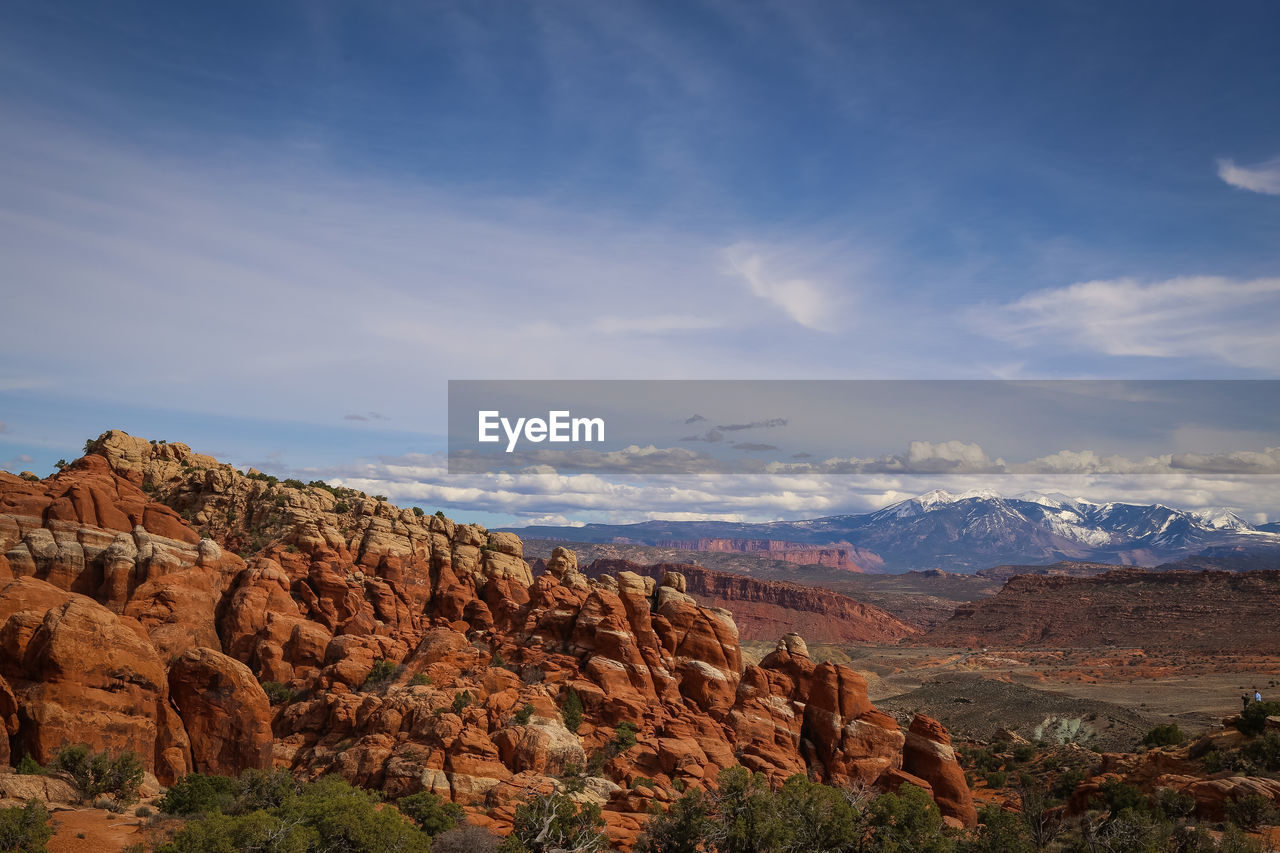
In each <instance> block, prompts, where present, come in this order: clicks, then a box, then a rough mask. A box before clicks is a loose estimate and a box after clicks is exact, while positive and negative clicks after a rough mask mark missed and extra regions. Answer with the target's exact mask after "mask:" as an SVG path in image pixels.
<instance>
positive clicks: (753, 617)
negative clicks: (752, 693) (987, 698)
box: [585, 560, 919, 643]
mask: <svg viewBox="0 0 1280 853" xmlns="http://www.w3.org/2000/svg"><path fill="white" fill-rule="evenodd" d="M623 571H629V572H635V573H636V574H639V575H643V576H646V577H651V578H654V579H655V580H661V579H662V578H663V577H664V576H665V575H666V574H667V573H669V572H675V573H678V574H680V575H683V576H684V578H685V585H686V590H687V591H688V593H689V594H690V595H692V596H693V597H694V598H695V599H697V600H698V601H700V602H702V603H703V604H706V605H710V606H712V607H722V608H725V609H728V610H731V611H732V612H733V618H734V621H735V622H736V623H737V625H738V630H739V631H740V632H741V636H742V638H743V639H744V640H769V641H772V640H774V639H776V638H777V637H779V636H780V635H782V634H785V633H787V632H789V631H795V632H797V633H800V634H803V635H804V636H805V637H807V638H808V639H809V640H810V641H811V642H816V643H891V642H896V641H897V640H900V639H902V638H904V637H912V636H916V635H917V634H918V633H919V631H918V629H916V628H914V627H912V626H910V625H907V624H906V623H905V622H903V621H901V620H900V619H898V618H897V617H896V616H893V615H892V614H891V613H888V612H887V611H885V610H882V609H880V608H879V607H876V606H874V605H871V604H866V603H865V602H861V601H858V600H856V599H853V598H850V597H849V596H847V595H842V594H840V593H838V592H833V591H832V590H829V589H823V588H822V587H813V586H804V585H802V584H798V583H788V582H786V581H766V580H760V579H758V578H753V577H750V576H748V575H739V574H734V573H732V572H717V571H714V570H712V569H707V568H704V567H702V566H698V565H692V564H688V563H679V564H672V563H657V564H654V565H648V566H645V565H639V564H637V563H632V562H629V561H627V560H595V561H594V562H592V563H591V565H590V566H588V567H587V569H586V572H585V574H586V575H587V576H588V577H599V576H600V575H603V574H616V573H617V572H623Z"/></svg>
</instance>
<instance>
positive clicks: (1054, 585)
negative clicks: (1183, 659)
mask: <svg viewBox="0 0 1280 853" xmlns="http://www.w3.org/2000/svg"><path fill="white" fill-rule="evenodd" d="M1277 631H1280V571H1257V572H1240V573H1236V572H1215V571H1202V572H1189V571H1172V572H1152V571H1145V570H1140V569H1121V570H1116V571H1112V572H1107V573H1106V574H1101V575H1097V576H1094V577H1066V576H1046V575H1017V576H1015V577H1012V578H1010V579H1009V580H1008V582H1006V583H1005V585H1004V588H1003V589H1001V590H1000V592H999V593H997V594H996V595H994V596H992V597H991V598H987V599H983V600H981V601H977V602H973V603H971V604H967V605H961V606H960V607H958V608H957V609H956V612H955V615H954V616H953V617H952V618H951V619H949V620H948V621H946V622H944V623H943V624H942V625H939V626H938V627H936V628H934V629H933V630H931V631H930V632H929V633H927V634H925V635H924V636H923V637H921V638H920V640H919V641H920V642H921V643H923V644H925V645H930V646H971V647H972V646H988V647H995V648H1001V647H1004V648H1020V647H1023V646H1028V645H1034V646H1049V647H1056V648H1063V647H1065V648H1091V647H1101V646H1120V647H1127V648H1134V647H1140V648H1145V649H1168V650H1179V651H1185V652H1198V653H1232V654H1269V653H1271V651H1272V646H1273V645H1274V644H1273V643H1272V640H1271V638H1272V637H1273V636H1275V634H1276V632H1277Z"/></svg>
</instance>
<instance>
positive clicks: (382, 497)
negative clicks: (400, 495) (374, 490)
mask: <svg viewBox="0 0 1280 853" xmlns="http://www.w3.org/2000/svg"><path fill="white" fill-rule="evenodd" d="M373 499H374V500H375V501H378V502H379V503H386V502H387V496H386V495H374V496H373Z"/></svg>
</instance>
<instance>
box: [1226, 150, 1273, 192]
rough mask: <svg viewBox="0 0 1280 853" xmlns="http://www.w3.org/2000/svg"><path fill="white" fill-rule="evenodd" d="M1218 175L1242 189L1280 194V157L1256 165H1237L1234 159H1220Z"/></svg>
mask: <svg viewBox="0 0 1280 853" xmlns="http://www.w3.org/2000/svg"><path fill="white" fill-rule="evenodd" d="M1218 177H1219V178H1222V180H1224V181H1226V182H1227V183H1228V184H1231V186H1233V187H1239V188H1240V189H1242V190H1249V191H1250V192H1255V193H1265V194H1266V195H1280V157H1276V158H1275V159H1272V160H1268V161H1266V162H1265V163H1259V164H1258V165H1256V166H1237V165H1236V164H1235V161H1233V160H1219V161H1218Z"/></svg>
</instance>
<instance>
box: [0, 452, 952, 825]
mask: <svg viewBox="0 0 1280 853" xmlns="http://www.w3.org/2000/svg"><path fill="white" fill-rule="evenodd" d="M94 449H95V455H94V456H92V457H90V458H89V459H88V460H81V461H80V462H77V463H75V464H74V465H72V466H70V467H69V468H68V469H67V470H65V471H63V472H62V473H60V474H59V475H57V476H55V477H53V478H50V480H48V481H45V482H44V483H42V484H34V483H27V482H25V481H22V480H20V479H18V478H8V477H0V507H4V508H5V509H4V512H3V513H0V552H3V553H4V554H5V555H6V562H7V563H8V566H9V570H10V571H11V572H13V573H15V574H17V575H20V576H27V575H37V576H39V577H41V578H44V579H45V580H40V579H35V578H32V577H19V578H18V579H16V580H12V581H9V582H8V583H7V585H6V586H4V587H3V588H0V651H2V652H3V654H2V655H0V676H2V677H3V678H4V679H5V681H6V682H7V683H8V685H9V686H10V687H11V688H12V695H13V702H12V705H13V706H15V707H14V708H13V709H12V710H10V708H9V705H8V704H6V699H7V693H6V692H5V690H4V689H2V688H0V720H3V721H4V723H5V725H6V726H7V727H11V726H12V725H13V723H14V720H15V717H16V731H14V732H13V734H14V735H15V739H16V741H17V742H19V743H21V744H24V745H25V748H27V749H30V750H31V751H33V752H34V753H35V754H36V757H37V758H38V759H40V760H47V758H48V757H49V756H50V754H51V752H52V751H53V750H56V748H57V747H58V746H60V745H61V743H62V742H63V741H67V740H75V741H77V742H79V741H86V742H88V743H89V745H90V746H91V747H93V748H95V749H101V748H111V749H124V748H129V749H134V750H136V751H137V752H139V753H140V754H141V755H142V756H143V758H144V760H145V761H146V762H147V765H148V767H149V768H152V769H154V771H155V772H156V774H157V775H158V776H159V777H160V778H161V780H162V781H171V780H172V779H173V778H174V777H175V776H176V775H177V774H179V773H182V772H185V771H186V770H187V769H189V768H192V767H195V768H197V769H201V770H206V771H211V772H235V771H237V770H240V769H244V768H246V767H262V766H266V765H268V764H269V763H274V764H275V765H276V766H283V767H289V768H292V769H293V770H295V771H296V772H299V773H302V774H308V775H309V774H316V773H323V772H337V773H340V774H342V775H343V776H344V777H346V778H348V779H349V780H351V781H353V782H357V783H359V784H362V785H368V786H372V787H376V788H380V789H382V790H384V791H385V792H386V793H387V794H388V796H391V797H395V796H399V795H403V794H408V793H412V792H414V791H418V790H430V791H434V792H436V793H438V794H440V795H442V796H445V797H448V798H450V799H452V800H455V801H457V802H460V803H463V804H465V805H466V806H467V807H468V808H469V809H471V810H472V811H473V812H474V814H475V815H476V818H477V820H480V821H482V822H483V823H485V824H486V825H489V826H492V827H494V828H495V829H498V830H499V831H501V830H502V829H503V828H504V827H506V826H509V824H510V820H511V817H512V815H513V812H514V805H515V802H516V801H517V800H518V799H519V798H520V797H521V796H523V794H524V792H526V791H528V790H532V789H536V788H538V787H539V786H546V785H547V784H549V779H548V777H551V776H555V775H557V774H562V773H564V772H566V771H567V770H568V769H569V768H572V767H578V768H581V767H584V766H586V765H587V764H588V763H591V762H592V761H593V760H594V761H596V762H598V763H600V764H602V767H601V770H600V771H599V773H598V775H594V776H591V777H590V778H589V779H588V780H587V789H586V791H585V792H584V794H583V795H582V796H584V797H588V798H590V799H593V800H594V801H596V802H599V803H601V804H602V805H603V807H604V811H605V815H606V818H607V820H608V822H609V826H610V831H611V833H612V835H613V837H614V839H615V840H616V841H617V842H618V843H619V844H622V845H624V846H625V845H627V844H629V841H630V840H631V839H633V838H634V837H635V835H636V833H637V832H638V831H639V829H640V827H641V826H642V825H643V822H644V820H645V817H646V812H647V810H648V808H649V807H650V805H652V804H654V803H658V804H662V803H666V802H669V801H671V799H672V798H673V797H674V796H675V795H674V794H673V790H675V787H676V783H677V781H679V782H681V783H683V784H684V785H689V786H695V787H696V786H700V785H708V784H713V783H714V780H715V778H716V776H717V774H718V773H719V772H720V770H722V769H724V768H726V767H729V766H733V765H735V764H738V763H742V764H744V765H746V766H748V767H750V768H752V769H753V770H758V771H760V772H762V773H765V774H766V775H767V776H768V777H769V778H770V779H772V780H774V781H775V782H780V781H781V780H783V779H785V778H786V777H787V776H790V775H792V774H793V773H796V772H808V773H811V774H812V775H813V776H814V777H815V778H819V779H822V780H824V781H829V782H831V783H833V784H849V783H852V782H854V781H861V782H868V783H874V782H880V783H882V784H886V785H888V784H893V782H894V780H895V779H900V778H902V776H903V774H905V773H907V769H904V765H903V761H904V751H903V749H904V745H905V743H906V741H907V736H906V735H904V734H903V733H902V732H901V731H900V730H899V728H898V726H897V724H896V723H895V722H894V721H893V719H892V718H890V717H888V716H886V715H884V714H881V713H880V712H878V711H876V710H875V709H874V708H873V707H872V706H871V704H870V702H869V701H868V700H867V695H866V685H865V683H864V682H863V680H862V678H861V677H860V676H859V675H858V674H857V673H856V672H854V671H853V670H851V669H848V668H847V667H842V666H836V665H832V664H823V665H821V666H814V665H813V664H812V662H810V661H809V659H808V655H807V651H806V649H805V647H804V643H803V641H802V640H800V639H799V638H798V637H797V636H794V635H791V636H788V637H786V638H784V640H783V641H782V642H780V644H779V647H778V649H777V651H775V652H774V653H773V654H771V655H769V656H768V657H767V658H766V659H765V660H764V661H762V662H761V663H760V665H759V666H747V667H745V669H744V667H743V665H742V655H741V651H740V649H739V645H738V643H739V636H738V628H737V625H736V624H735V621H734V618H733V616H732V614H731V613H730V612H729V611H727V610H723V609H720V608H717V607H708V606H705V605H702V604H699V603H698V602H697V601H696V600H695V599H694V598H693V597H691V595H689V594H688V588H689V579H688V577H686V576H682V575H680V574H678V573H668V574H666V575H664V577H663V578H661V581H662V583H661V585H659V584H658V583H657V582H656V580H655V579H654V578H652V577H644V576H641V575H639V574H637V573H634V572H631V571H626V570H622V571H618V572H617V573H616V574H610V575H603V576H601V577H599V578H597V579H596V580H594V581H588V580H587V579H586V578H585V577H584V576H583V575H582V574H580V573H579V572H578V571H577V569H576V558H574V557H573V555H572V553H571V552H564V553H560V554H557V555H555V557H553V562H554V563H555V569H554V570H553V571H549V572H548V573H547V574H545V575H543V576H541V577H539V578H537V579H536V580H534V579H533V578H532V575H531V572H530V569H529V566H528V564H527V563H525V562H524V560H523V558H522V548H521V543H520V541H519V540H518V539H517V538H516V537H515V536H512V535H510V534H490V533H489V532H488V531H486V530H484V529H483V528H480V527H477V526H474V525H459V524H455V523H453V522H451V521H449V520H447V519H444V518H441V517H423V516H419V515H416V514H415V513H413V512H411V511H402V510H399V509H397V508H395V507H393V506H390V505H389V504H386V503H385V502H380V501H375V500H372V499H370V498H367V497H366V496H363V495H361V494H359V493H356V492H352V491H350V490H340V489H332V488H328V487H326V488H319V487H310V488H308V487H302V488H299V487H298V484H296V483H289V482H286V483H272V482H270V480H269V479H265V478H260V477H257V476H246V475H243V474H240V473H239V472H237V471H235V470H234V469H232V468H230V466H226V465H221V464H219V463H217V462H216V461H215V460H212V459H210V458H209V457H202V456H200V455H199V454H194V453H192V452H191V451H190V450H189V449H188V448H186V447H185V446H184V445H177V444H150V443H148V442H144V441H142V440H141V439H134V438H131V437H129V436H125V435H124V434H122V433H110V434H107V435H105V436H103V437H102V438H101V439H99V440H98V441H97V442H96V443H95V445H94ZM252 473H253V472H251V474H252ZM72 495H79V496H80V497H78V498H73V497H71V496H72ZM86 495H87V497H86ZM64 497H66V501H65V502H64V503H63V504H61V505H60V506H63V507H64V509H59V510H58V511H57V513H56V515H57V518H54V517H53V516H52V515H50V507H52V506H54V505H55V504H56V503H57V502H58V501H59V500H62V499H63V498H64ZM153 498H154V499H155V501H160V502H163V504H164V506H161V505H160V504H158V503H156V502H155V501H153V500H152V499H153ZM90 507H91V508H92V511H90ZM170 508H172V509H170ZM175 511H176V514H175ZM183 519H187V520H189V521H190V523H191V524H192V525H195V526H198V527H199V530H200V531H201V532H203V533H205V534H206V536H205V538H203V539H202V538H201V537H200V535H199V533H197V532H193V531H192V530H191V529H190V528H188V527H186V526H185V523H184V521H183ZM104 524H109V525H112V526H102V525H104ZM173 524H177V525H178V529H173V528H172V525H173ZM162 531H163V532H162ZM184 531H185V532H184ZM77 546H78V549H77ZM233 549H241V550H243V551H244V553H245V554H246V556H247V557H248V561H247V563H246V561H245V560H244V559H242V558H241V557H238V556H236V555H234V554H232V553H230V552H231V551H232V550H233ZM699 577H700V578H701V577H702V576H699ZM697 582H706V583H710V581H705V580H699V581H697ZM73 588H80V589H85V590H88V591H89V592H90V593H91V594H92V595H94V596H95V597H96V598H97V599H98V602H101V603H98V602H95V601H93V600H91V599H89V598H86V597H84V596H82V595H76V594H74V593H73V592H71V591H69V590H72V589H73ZM744 589H747V590H748V592H747V594H748V595H750V594H754V593H753V592H751V590H753V589H754V588H753V587H746V588H744ZM787 594H788V595H791V594H793V593H792V591H790V590H788V591H787ZM797 600H798V599H797ZM104 605H105V606H104ZM847 606H848V607H852V608H853V610H852V611H850V612H858V611H857V607H858V606H859V605H856V603H853V602H851V603H850V604H849V605H847ZM113 610H114V611H115V612H113ZM865 614H871V615H874V614H873V613H872V609H870V608H868V609H866V611H865ZM86 649H89V650H92V653H88V654H87V653H86V652H85V650H86ZM158 651H159V653H157V652H158ZM162 660H164V661H169V665H168V666H167V667H166V665H165V664H164V663H162ZM258 681H274V682H279V683H280V684H281V685H283V686H285V687H286V688H287V689H291V690H293V691H294V692H295V695H296V696H297V697H298V698H297V699H295V700H293V701H289V702H286V703H284V704H283V705H282V706H280V707H279V708H277V709H275V710H274V712H273V711H272V710H271V709H269V708H268V706H267V703H266V697H265V694H264V692H263V690H262V688H261V687H260V686H259V685H258ZM572 694H576V696H577V697H578V699H579V700H580V702H581V704H582V706H583V709H584V711H583V721H582V723H581V724H580V725H578V726H576V728H575V730H573V731H570V730H569V729H568V728H567V727H566V725H565V722H564V715H563V712H562V710H561V709H562V708H563V707H564V706H565V705H566V703H567V702H568V701H569V697H570V696H571V695H572ZM624 721H625V722H629V723H631V724H633V725H634V726H635V727H636V729H637V734H636V743H635V745H633V746H630V747H627V748H625V749H621V748H619V747H617V746H616V745H615V746H612V747H611V746H609V744H610V743H611V742H612V741H613V739H614V731H615V727H616V726H617V725H618V724H619V723H621V722H624ZM11 730H12V729H11ZM921 737H923V738H925V740H926V741H927V740H928V738H927V737H926V735H921ZM928 742H929V743H932V742H934V741H928ZM921 743H922V744H923V743H925V741H922V742H921ZM921 748H922V750H925V751H927V750H928V747H927V745H925V746H922V747H921ZM934 753H939V754H934V755H933V759H932V760H931V761H920V762H917V765H918V766H917V770H918V772H919V773H920V774H922V775H923V776H925V777H926V778H927V779H929V780H931V781H929V784H931V785H937V786H938V787H937V790H938V791H940V792H942V793H940V794H939V801H940V804H941V805H942V807H943V810H944V813H946V814H948V815H949V816H951V817H953V818H955V819H958V820H962V821H967V820H968V819H969V817H968V813H967V812H966V811H965V809H964V802H965V801H964V799H963V797H962V796H961V792H960V790H959V789H958V788H956V786H955V785H951V787H948V784H949V783H950V782H953V781H954V779H955V778H959V779H960V780H961V784H962V783H963V776H958V777H956V776H955V775H954V774H952V773H951V771H950V770H949V769H948V765H947V763H946V761H945V760H944V758H943V757H942V756H941V755H940V753H941V750H934ZM596 756H599V757H598V758H596ZM952 763H954V762H952ZM908 769H909V768H908ZM955 771H956V772H957V773H958V768H955ZM640 777H647V778H648V779H651V780H653V783H654V784H653V785H645V786H642V787H637V788H634V789H632V785H631V783H632V782H633V781H635V780H637V779H638V778H640ZM969 811H971V809H969Z"/></svg>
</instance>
